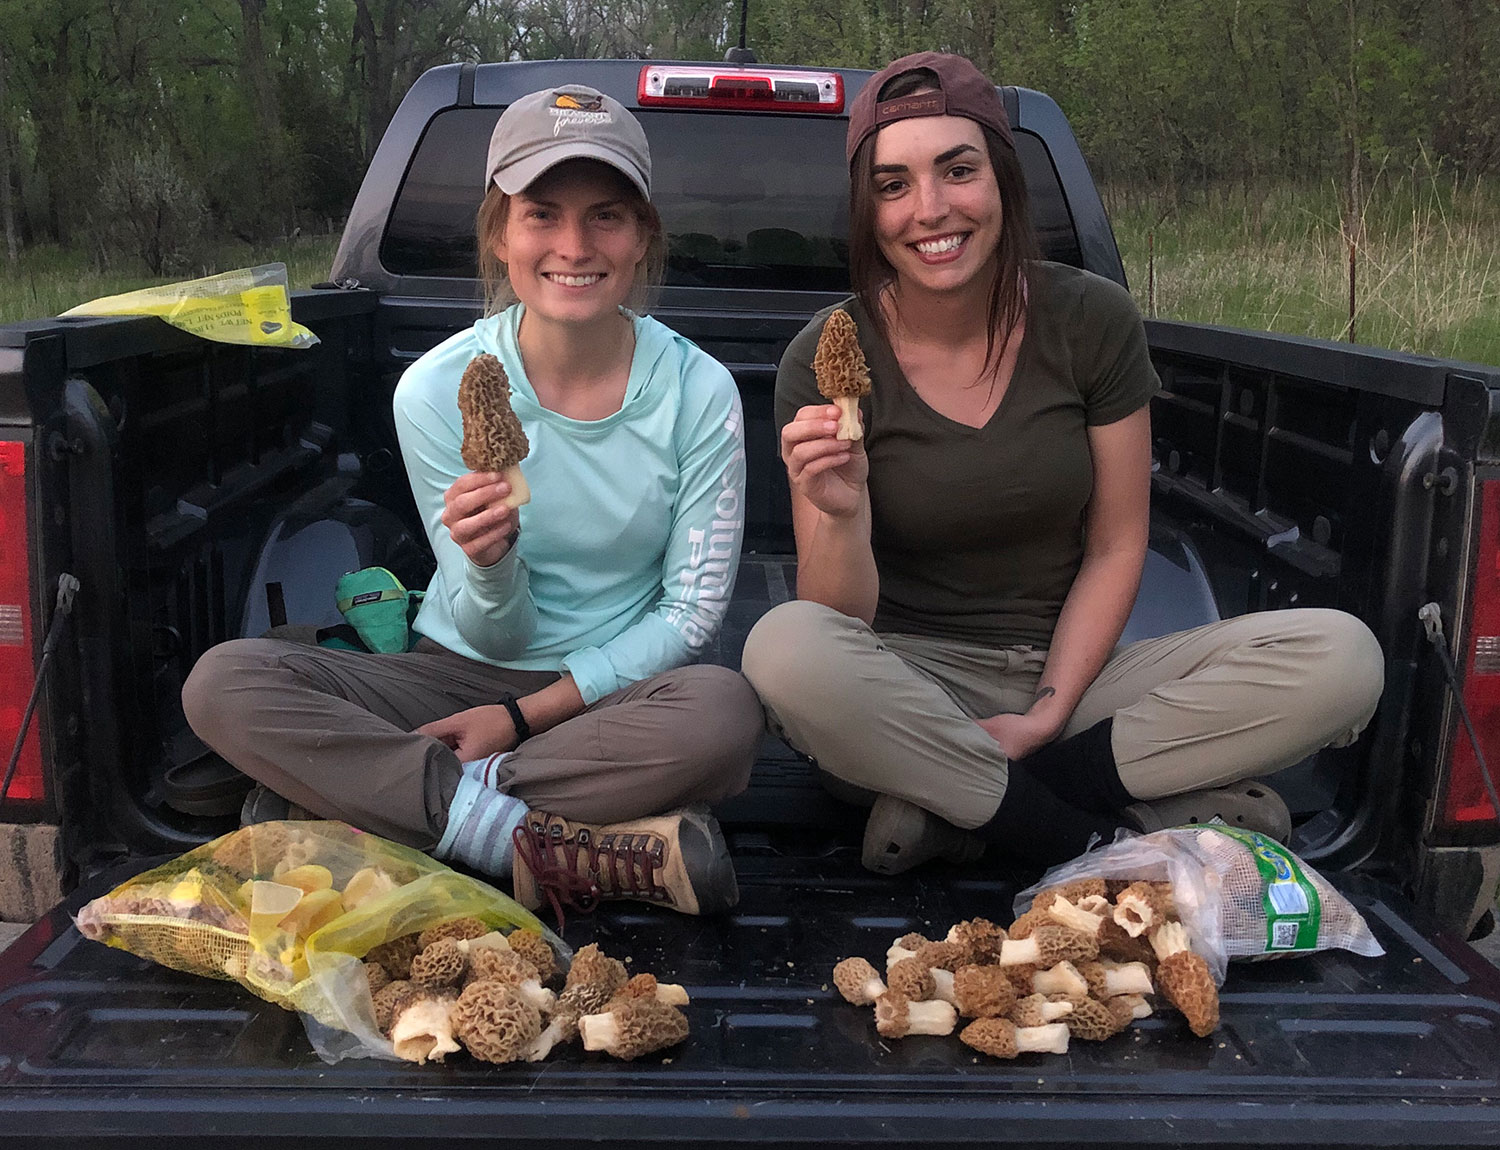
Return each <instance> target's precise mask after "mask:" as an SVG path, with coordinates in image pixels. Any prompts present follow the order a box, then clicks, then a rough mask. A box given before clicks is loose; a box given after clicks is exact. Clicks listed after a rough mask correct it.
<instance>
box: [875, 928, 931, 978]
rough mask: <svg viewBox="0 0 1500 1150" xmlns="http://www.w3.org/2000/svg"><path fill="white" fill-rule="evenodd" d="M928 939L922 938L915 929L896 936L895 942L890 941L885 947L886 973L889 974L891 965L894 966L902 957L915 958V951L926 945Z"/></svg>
mask: <svg viewBox="0 0 1500 1150" xmlns="http://www.w3.org/2000/svg"><path fill="white" fill-rule="evenodd" d="M930 941H931V940H930V939H927V938H923V937H922V936H921V935H920V934H917V933H916V932H915V931H912V932H911V933H909V934H903V935H902V936H901V937H900V938H898V939H897V940H896V941H895V942H893V943H891V945H890V946H889V947H887V948H886V952H885V969H886V973H887V974H889V973H890V970H891V967H893V966H895V965H896V964H897V963H898V962H900V961H902V960H903V959H907V958H916V957H917V951H918V950H920V949H921V948H922V947H924V946H926V945H927V944H928V943H929V942H930Z"/></svg>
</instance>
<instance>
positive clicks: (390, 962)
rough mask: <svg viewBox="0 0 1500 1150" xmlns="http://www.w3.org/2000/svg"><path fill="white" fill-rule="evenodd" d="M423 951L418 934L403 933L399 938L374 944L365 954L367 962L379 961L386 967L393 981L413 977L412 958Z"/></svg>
mask: <svg viewBox="0 0 1500 1150" xmlns="http://www.w3.org/2000/svg"><path fill="white" fill-rule="evenodd" d="M421 952H422V947H421V946H419V945H418V944H417V936H416V935H414V934H403V935H401V936H400V937H399V938H393V939H390V940H389V941H387V942H382V943H381V944H380V945H378V946H372V947H371V948H370V949H369V951H368V952H367V953H366V954H365V961H366V962H378V963H379V964H380V965H381V966H383V967H385V972H386V973H387V974H389V975H390V976H391V978H392V980H393V981H397V982H401V981H405V980H407V979H409V978H410V977H411V960H412V959H414V958H416V957H417V955H419V954H420V953H421Z"/></svg>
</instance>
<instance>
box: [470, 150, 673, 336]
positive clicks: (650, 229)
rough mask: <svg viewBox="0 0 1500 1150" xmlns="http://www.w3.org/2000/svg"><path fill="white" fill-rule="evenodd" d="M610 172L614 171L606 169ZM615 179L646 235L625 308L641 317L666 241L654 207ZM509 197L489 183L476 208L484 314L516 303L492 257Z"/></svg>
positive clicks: (501, 265) (505, 272) (663, 262)
mask: <svg viewBox="0 0 1500 1150" xmlns="http://www.w3.org/2000/svg"><path fill="white" fill-rule="evenodd" d="M610 171H611V172H615V170H614V169H613V168H610ZM615 174H616V175H618V176H619V180H620V187H621V190H622V192H623V193H624V199H625V203H626V206H627V207H628V208H629V209H630V210H631V211H632V212H633V213H635V219H636V223H637V224H638V225H639V226H640V228H641V230H642V231H644V232H645V233H646V254H645V255H644V256H642V257H641V260H640V262H639V263H638V264H636V265H635V278H634V280H633V281H632V283H631V285H630V295H629V296H628V297H626V300H625V306H626V307H628V308H629V309H630V310H631V311H633V312H635V313H636V314H637V315H645V314H646V310H647V308H648V307H649V306H650V304H651V301H652V299H653V297H654V296H655V295H656V289H657V288H658V287H660V286H661V281H662V275H663V273H664V271H665V270H666V266H667V240H666V236H665V234H664V233H663V231H662V226H661V216H660V215H659V214H657V211H656V206H655V205H654V204H652V202H651V201H650V200H648V199H646V197H645V196H643V195H641V192H640V189H639V188H637V187H636V186H635V185H634V184H633V183H631V182H630V181H629V180H627V179H626V178H625V177H624V176H623V175H620V174H619V173H618V172H615ZM512 198H513V197H511V196H510V195H509V194H507V193H506V192H502V191H501V190H500V189H499V187H498V186H497V185H495V184H493V183H492V184H490V187H489V190H488V191H487V192H485V194H484V202H483V203H481V204H480V205H479V214H478V215H477V216H476V217H475V221H474V233H475V236H476V238H477V239H478V242H479V278H480V281H481V282H482V283H483V284H484V314H485V316H486V317H489V316H492V315H498V314H499V313H500V312H502V311H504V310H505V309H506V308H508V307H510V305H511V304H513V303H515V302H516V292H515V289H514V288H512V287H511V285H510V272H509V269H507V268H506V266H505V261H504V260H502V259H501V258H500V257H499V256H497V255H496V254H495V241H496V240H498V239H500V237H501V236H503V235H504V234H505V221H506V218H507V216H509V214H510V202H511V199H512Z"/></svg>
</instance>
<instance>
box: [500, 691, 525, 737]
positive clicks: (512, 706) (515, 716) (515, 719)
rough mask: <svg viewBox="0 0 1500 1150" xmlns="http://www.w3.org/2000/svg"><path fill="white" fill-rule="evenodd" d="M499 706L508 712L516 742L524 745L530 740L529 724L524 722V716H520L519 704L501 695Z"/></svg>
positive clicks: (513, 699) (509, 696) (514, 699)
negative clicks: (514, 730) (514, 731)
mask: <svg viewBox="0 0 1500 1150" xmlns="http://www.w3.org/2000/svg"><path fill="white" fill-rule="evenodd" d="M500 705H501V706H502V707H504V708H505V709H506V710H507V711H509V712H510V722H511V726H513V727H515V729H516V742H517V743H524V742H525V741H526V740H527V739H529V738H531V724H530V723H528V722H527V721H526V716H525V715H523V714H521V704H520V703H518V702H516V697H515V696H514V695H501V696H500Z"/></svg>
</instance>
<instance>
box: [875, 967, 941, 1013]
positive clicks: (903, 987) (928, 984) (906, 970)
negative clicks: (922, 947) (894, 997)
mask: <svg viewBox="0 0 1500 1150" xmlns="http://www.w3.org/2000/svg"><path fill="white" fill-rule="evenodd" d="M885 980H886V985H887V986H889V987H890V989H892V990H894V991H896V992H897V993H899V994H900V995H902V996H903V997H905V998H908V999H910V1000H911V1001H912V1002H922V1001H925V1000H926V999H929V998H931V997H932V996H933V994H935V993H936V992H937V983H936V982H935V981H934V980H933V977H932V969H931V968H930V967H928V966H925V965H924V964H923V963H922V960H921V959H920V958H903V959H902V960H901V961H900V962H898V963H896V964H895V965H894V966H892V967H891V969H890V970H889V971H888V972H887V973H886V978H885Z"/></svg>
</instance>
